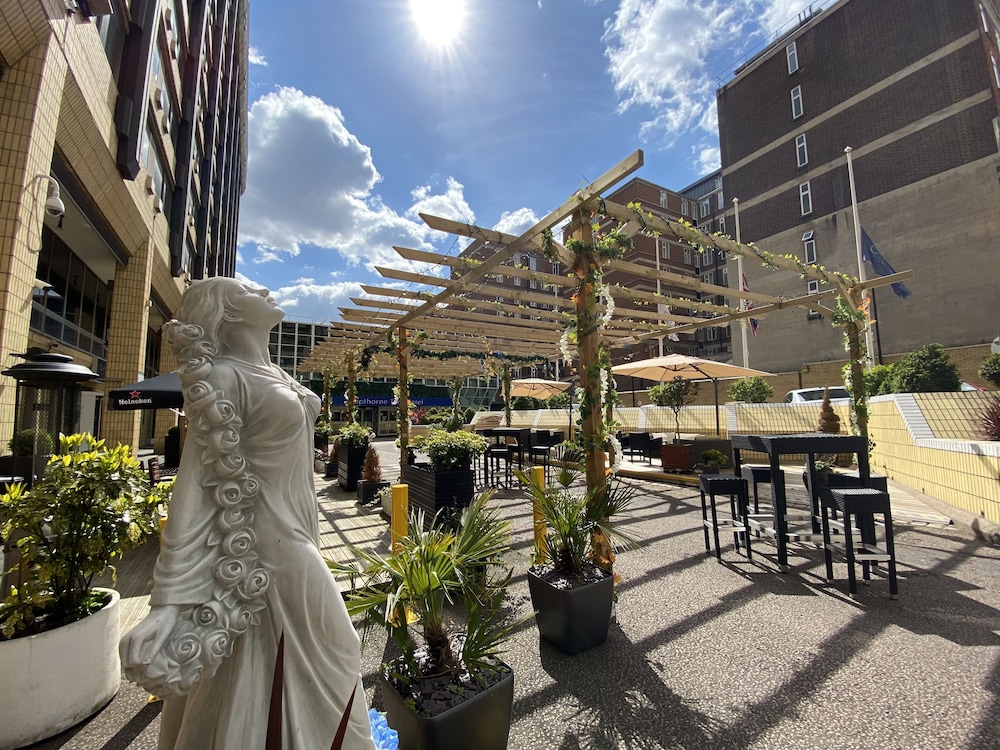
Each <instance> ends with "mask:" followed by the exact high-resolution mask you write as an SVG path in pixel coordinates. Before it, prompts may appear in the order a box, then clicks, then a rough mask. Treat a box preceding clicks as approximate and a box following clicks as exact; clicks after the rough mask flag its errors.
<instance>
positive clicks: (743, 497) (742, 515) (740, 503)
mask: <svg viewBox="0 0 1000 750" xmlns="http://www.w3.org/2000/svg"><path fill="white" fill-rule="evenodd" d="M698 485H699V487H700V489H701V524H702V526H703V527H704V528H703V531H704V533H705V550H706V551H711V549H712V548H711V546H710V545H709V540H708V530H709V529H712V534H713V536H714V539H715V557H716V559H718V560H721V559H722V552H721V551H720V549H719V527H720V526H725V527H726V528H729V529H732V532H733V543H734V544H735V545H736V551H737V552H739V549H740V534H743V538H744V540H745V542H746V549H747V559H748V560H750V559H751V554H752V553H751V551H750V533H749V527H748V525H747V506H748V505H749V498H748V496H747V480H746V479H743V478H742V477H736V476H733V475H732V474H702V475H701V478H700V479H699V480H698ZM706 493H707V495H708V502H706V498H705V495H706ZM716 495H729V518H722V519H720V518H719V517H718V513H717V512H716V508H715V496H716ZM709 506H710V507H711V513H712V518H711V520H709V517H708V513H709Z"/></svg>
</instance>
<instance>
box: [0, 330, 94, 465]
mask: <svg viewBox="0 0 1000 750" xmlns="http://www.w3.org/2000/svg"><path fill="white" fill-rule="evenodd" d="M14 356H16V357H21V358H23V359H24V362H22V363H20V364H17V365H14V366H13V367H11V368H9V369H7V370H4V371H3V373H2V374H4V375H6V376H8V377H11V378H14V379H15V380H16V381H17V392H16V395H15V400H14V437H15V438H16V437H17V435H19V434H20V433H21V432H22V431H24V430H32V431H33V432H32V440H33V445H32V451H31V455H32V457H33V458H32V463H31V469H30V470H29V471H28V472H26V476H25V479H26V480H27V481H28V483H29V484H30V483H31V482H32V481H33V480H34V477H35V476H36V475H38V474H40V473H41V471H42V470H43V469H44V464H43V463H41V462H42V459H41V457H40V456H39V437H40V436H42V435H46V436H48V437H49V438H51V441H52V447H53V448H55V447H57V445H58V443H57V441H58V439H59V434H60V433H67V434H69V433H72V432H74V431H75V430H76V420H77V416H78V414H79V409H80V391H81V390H82V388H81V385H80V384H81V383H83V382H84V381H87V380H94V379H95V378H97V377H100V376H99V375H98V374H97V373H96V372H92V371H91V370H90V369H89V368H88V367H85V366H84V365H80V364H77V363H76V362H74V361H73V358H72V357H70V356H68V355H66V354H57V353H55V352H48V351H45V350H44V349H39V348H37V347H31V348H29V349H28V350H27V351H26V352H25V353H24V354H15V355H14ZM15 442H16V440H15ZM45 442H46V443H48V441H45ZM45 447H46V448H47V447H48V445H46V446H45ZM13 473H20V472H13Z"/></svg>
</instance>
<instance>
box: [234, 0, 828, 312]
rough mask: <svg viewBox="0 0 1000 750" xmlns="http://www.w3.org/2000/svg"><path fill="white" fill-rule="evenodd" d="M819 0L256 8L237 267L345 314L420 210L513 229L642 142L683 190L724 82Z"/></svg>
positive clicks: (662, 176)
mask: <svg viewBox="0 0 1000 750" xmlns="http://www.w3.org/2000/svg"><path fill="white" fill-rule="evenodd" d="M807 4H808V0H725V1H723V0H283V1H282V2H273V1H270V2H269V1H268V0H255V2H253V3H252V4H251V10H250V45H251V50H250V59H251V65H250V78H249V102H248V105H249V109H250V112H249V135H248V140H249V168H248V179H247V191H246V193H245V194H244V196H243V199H242V202H241V206H240V237H239V242H240V246H239V261H238V264H237V273H238V275H240V276H242V277H244V278H246V279H248V280H250V281H253V282H255V283H259V284H261V285H263V286H267V287H268V288H269V289H271V290H272V292H273V293H274V296H275V298H276V299H277V300H278V302H279V304H281V305H282V307H284V309H285V311H286V314H287V315H288V316H289V317H290V318H292V319H299V320H305V321H311V322H316V323H321V322H324V321H327V320H337V319H339V315H338V309H337V308H338V307H340V306H342V305H349V302H348V297H350V296H355V297H356V296H360V295H361V290H360V284H362V283H365V284H374V285H377V286H383V287H386V286H398V283H393V282H390V281H389V280H387V279H384V278H383V277H381V276H380V275H378V274H377V273H376V272H374V271H373V270H372V267H373V266H375V265H383V266H395V267H399V268H407V269H409V270H418V271H421V272H423V273H431V274H434V275H438V276H446V275H447V273H446V272H445V270H444V269H438V268H434V267H431V268H428V267H426V266H421V265H419V264H413V263H409V262H407V261H403V260H402V259H401V258H399V256H398V255H397V254H396V253H395V251H393V249H392V247H393V245H400V246H405V247H413V248H418V249H423V250H430V251H434V252H439V253H446V254H457V253H458V252H459V251H460V249H461V247H462V245H461V241H460V240H459V239H457V238H456V237H454V236H453V235H445V234H442V233H439V232H433V231H431V230H430V229H428V228H427V227H426V225H424V223H423V222H422V221H421V220H420V218H419V216H418V212H426V213H432V214H437V215H440V216H445V217H448V218H452V219H456V220H462V221H471V222H475V223H477V224H479V225H482V226H487V227H495V228H499V229H502V230H504V231H507V232H511V233H513V234H519V233H520V232H521V231H522V230H524V229H526V228H527V227H529V226H531V225H532V224H533V223H535V221H537V219H538V218H540V217H542V216H544V215H545V214H546V213H548V212H549V211H550V210H552V209H553V208H555V207H557V206H559V205H560V204H561V203H562V202H563V201H565V200H566V198H567V197H569V195H570V194H571V193H572V192H573V191H574V190H576V189H577V188H578V187H580V186H582V185H584V184H586V183H587V182H589V181H591V180H593V179H595V178H596V177H597V176H599V175H600V174H602V173H603V172H605V171H606V170H608V169H609V168H610V167H612V166H614V165H615V164H616V163H618V162H619V161H620V160H622V159H623V158H625V157H626V156H627V155H628V154H630V153H631V152H632V151H634V150H635V149H637V148H641V149H643V150H644V152H645V166H643V167H642V169H640V170H639V172H638V173H637V176H640V177H643V178H645V179H647V180H651V181H653V182H657V183H660V184H662V185H665V186H667V187H668V188H671V189H674V190H680V189H682V188H684V187H686V186H687V185H689V184H691V183H693V182H695V181H696V180H697V179H698V178H699V177H701V176H703V175H704V174H706V173H707V172H709V171H711V170H712V169H714V168H717V167H718V159H719V152H718V136H717V132H716V112H715V90H716V88H717V86H718V82H719V76H720V75H724V74H725V73H726V71H727V70H731V69H732V67H733V66H734V65H735V63H736V62H738V61H739V59H740V57H741V55H744V54H746V53H747V52H748V51H753V50H754V49H759V48H760V46H761V44H762V43H763V42H764V40H765V39H766V38H767V35H768V34H770V33H772V32H774V31H775V30H777V29H779V28H780V27H782V26H783V25H784V24H786V23H787V22H788V21H789V20H790V19H792V18H794V17H796V16H797V14H798V13H799V11H801V10H802V9H803V8H804V7H805V6H806V5H807Z"/></svg>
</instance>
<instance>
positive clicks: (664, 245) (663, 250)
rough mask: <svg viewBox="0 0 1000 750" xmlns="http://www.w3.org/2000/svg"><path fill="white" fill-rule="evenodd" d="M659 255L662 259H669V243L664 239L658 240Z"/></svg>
mask: <svg viewBox="0 0 1000 750" xmlns="http://www.w3.org/2000/svg"><path fill="white" fill-rule="evenodd" d="M659 242H660V257H661V258H663V259H664V260H670V243H669V242H667V241H666V240H664V239H661V240H660V241H659Z"/></svg>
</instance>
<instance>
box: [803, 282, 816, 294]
mask: <svg viewBox="0 0 1000 750" xmlns="http://www.w3.org/2000/svg"><path fill="white" fill-rule="evenodd" d="M806 292H808V293H809V294H816V293H818V292H819V279H813V280H812V281H810V282H809V283H808V284H806Z"/></svg>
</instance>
